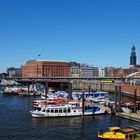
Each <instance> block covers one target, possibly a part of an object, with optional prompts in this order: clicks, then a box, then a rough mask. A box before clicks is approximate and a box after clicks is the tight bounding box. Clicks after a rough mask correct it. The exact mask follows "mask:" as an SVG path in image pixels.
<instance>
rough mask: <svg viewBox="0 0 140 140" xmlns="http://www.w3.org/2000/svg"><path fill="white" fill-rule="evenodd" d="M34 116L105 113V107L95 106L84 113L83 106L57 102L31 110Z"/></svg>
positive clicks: (70, 115) (71, 115)
mask: <svg viewBox="0 0 140 140" xmlns="http://www.w3.org/2000/svg"><path fill="white" fill-rule="evenodd" d="M30 113H31V115H32V117H73V116H82V115H94V114H103V113H105V110H104V109H101V108H99V107H97V106H96V107H93V108H89V109H86V110H85V111H84V113H83V112H82V108H81V107H75V106H74V107H73V106H72V105H71V104H56V105H47V106H42V107H41V108H36V109H35V110H32V111H30Z"/></svg>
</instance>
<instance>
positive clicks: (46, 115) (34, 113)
mask: <svg viewBox="0 0 140 140" xmlns="http://www.w3.org/2000/svg"><path fill="white" fill-rule="evenodd" d="M30 113H31V114H32V117H34V118H51V117H76V116H82V112H74V113H46V112H45V113H42V112H41V113H40V112H38V111H30ZM104 113H105V111H98V112H94V113H93V112H84V116H90V115H97V114H104Z"/></svg>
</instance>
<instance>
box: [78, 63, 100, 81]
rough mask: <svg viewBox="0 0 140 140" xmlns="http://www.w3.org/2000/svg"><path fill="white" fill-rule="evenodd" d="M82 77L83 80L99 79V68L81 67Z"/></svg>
mask: <svg viewBox="0 0 140 140" xmlns="http://www.w3.org/2000/svg"><path fill="white" fill-rule="evenodd" d="M80 69H81V70H80V77H81V78H93V77H98V73H99V71H98V68H97V67H93V66H88V65H86V64H84V65H81V68H80Z"/></svg>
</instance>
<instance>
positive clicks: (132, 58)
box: [130, 44, 136, 66]
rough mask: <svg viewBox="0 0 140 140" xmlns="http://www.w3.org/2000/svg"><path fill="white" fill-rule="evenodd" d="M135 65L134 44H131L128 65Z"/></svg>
mask: <svg viewBox="0 0 140 140" xmlns="http://www.w3.org/2000/svg"><path fill="white" fill-rule="evenodd" d="M135 65H136V52H135V46H134V44H133V46H132V48H131V56H130V66H135Z"/></svg>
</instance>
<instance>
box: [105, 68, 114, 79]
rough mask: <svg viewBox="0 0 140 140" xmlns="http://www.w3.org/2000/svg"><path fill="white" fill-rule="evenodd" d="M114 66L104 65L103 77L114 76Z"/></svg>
mask: <svg viewBox="0 0 140 140" xmlns="http://www.w3.org/2000/svg"><path fill="white" fill-rule="evenodd" d="M114 69H115V68H114V67H105V68H104V76H105V77H114V74H113V73H114V72H113V70H114Z"/></svg>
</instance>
